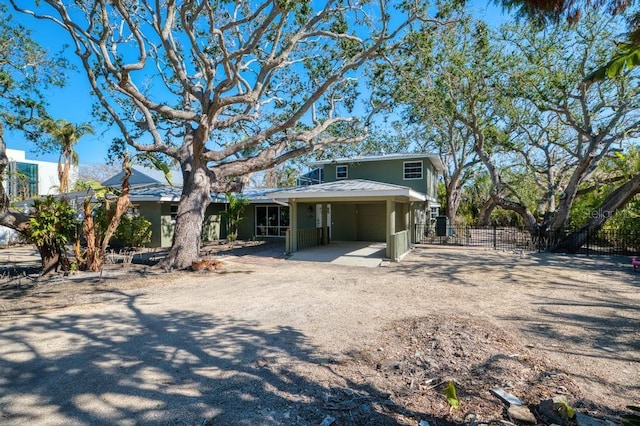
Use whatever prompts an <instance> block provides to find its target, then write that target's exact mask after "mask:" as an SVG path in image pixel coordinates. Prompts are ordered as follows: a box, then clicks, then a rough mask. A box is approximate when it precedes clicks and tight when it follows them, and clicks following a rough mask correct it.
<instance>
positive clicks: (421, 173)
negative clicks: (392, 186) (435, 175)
mask: <svg viewBox="0 0 640 426" xmlns="http://www.w3.org/2000/svg"><path fill="white" fill-rule="evenodd" d="M409 163H420V177H413V178H408V177H407V170H406V168H407V164H409ZM421 179H424V163H423V162H422V160H420V161H404V162H403V163H402V180H421Z"/></svg>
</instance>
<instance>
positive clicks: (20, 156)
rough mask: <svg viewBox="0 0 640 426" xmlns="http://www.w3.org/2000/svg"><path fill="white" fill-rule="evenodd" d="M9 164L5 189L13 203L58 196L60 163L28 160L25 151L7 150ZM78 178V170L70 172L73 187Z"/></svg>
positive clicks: (73, 169)
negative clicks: (46, 196) (39, 197)
mask: <svg viewBox="0 0 640 426" xmlns="http://www.w3.org/2000/svg"><path fill="white" fill-rule="evenodd" d="M6 153H7V157H8V158H9V164H8V166H7V169H6V171H5V176H4V188H5V190H6V192H7V195H8V196H9V200H11V201H19V200H25V199H29V198H34V197H38V196H41V195H49V194H57V193H58V187H59V185H60V182H58V163H53V162H48V161H37V160H28V159H27V158H26V153H25V151H21V150H17V149H7V151H6ZM77 178H78V168H77V167H72V168H71V172H70V181H71V187H73V185H74V184H75V181H76V180H77Z"/></svg>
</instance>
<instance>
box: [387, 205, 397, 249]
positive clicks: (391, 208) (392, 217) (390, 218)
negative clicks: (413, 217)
mask: <svg viewBox="0 0 640 426" xmlns="http://www.w3.org/2000/svg"><path fill="white" fill-rule="evenodd" d="M395 232H396V202H395V201H393V200H387V257H388V258H391V254H392V253H391V246H392V244H393V234H395ZM392 260H393V259H392Z"/></svg>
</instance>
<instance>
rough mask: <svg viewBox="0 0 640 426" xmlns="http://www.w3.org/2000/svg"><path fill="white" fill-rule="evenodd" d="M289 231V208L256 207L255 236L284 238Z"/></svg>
mask: <svg viewBox="0 0 640 426" xmlns="http://www.w3.org/2000/svg"><path fill="white" fill-rule="evenodd" d="M287 229H289V207H286V206H256V236H260V237H284V236H285V235H286V233H287Z"/></svg>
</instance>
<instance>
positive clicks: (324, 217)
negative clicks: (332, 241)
mask: <svg viewBox="0 0 640 426" xmlns="http://www.w3.org/2000/svg"><path fill="white" fill-rule="evenodd" d="M328 210H329V209H328V207H327V203H323V204H322V215H321V216H322V245H327V244H329V225H328V222H329V220H328V218H327V216H328Z"/></svg>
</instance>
